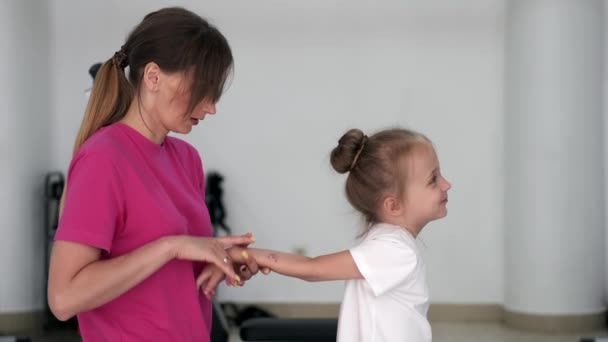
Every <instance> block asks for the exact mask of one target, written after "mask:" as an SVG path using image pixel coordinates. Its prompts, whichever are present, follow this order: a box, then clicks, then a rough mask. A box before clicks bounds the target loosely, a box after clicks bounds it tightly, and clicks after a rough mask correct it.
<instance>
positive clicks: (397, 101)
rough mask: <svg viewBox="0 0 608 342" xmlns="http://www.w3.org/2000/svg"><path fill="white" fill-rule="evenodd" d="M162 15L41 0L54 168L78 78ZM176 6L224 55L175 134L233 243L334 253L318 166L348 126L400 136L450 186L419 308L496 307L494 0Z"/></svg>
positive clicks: (80, 100) (282, 286)
mask: <svg viewBox="0 0 608 342" xmlns="http://www.w3.org/2000/svg"><path fill="white" fill-rule="evenodd" d="M166 3H167V2H163V1H143V0H138V1H128V2H123V1H120V2H119V1H117V0H114V1H88V2H76V1H70V2H68V1H60V0H54V1H51V5H50V7H51V22H52V25H51V27H52V29H51V35H52V37H53V45H52V48H51V80H52V87H51V89H52V94H51V96H52V99H53V106H52V108H51V112H52V115H53V116H52V121H53V126H52V127H53V134H54V136H53V140H52V141H53V145H52V150H53V154H52V156H53V167H54V168H58V169H62V170H65V169H66V168H67V165H68V163H69V159H70V154H71V148H72V143H73V139H74V136H75V133H76V130H77V128H78V126H79V124H80V120H81V117H82V113H83V110H84V107H85V104H86V99H85V97H84V94H83V91H84V89H85V88H87V87H89V86H90V83H91V80H90V77H89V76H88V75H87V70H88V67H89V66H90V65H91V64H92V63H94V62H96V61H100V60H102V59H106V58H108V57H110V56H111V55H112V54H113V53H114V52H115V51H116V50H117V49H118V48H119V47H120V46H121V44H122V43H123V41H124V37H125V36H126V34H127V33H128V31H129V30H130V29H131V28H132V27H133V26H134V25H135V24H136V23H137V22H138V21H139V20H140V19H141V18H142V17H143V15H144V14H145V13H147V12H149V11H151V10H153V9H156V8H158V7H160V6H162V5H164V4H166ZM172 3H175V2H172ZM177 3H179V4H181V5H184V6H186V7H188V8H190V9H192V10H195V11H196V12H198V13H200V14H202V15H203V16H206V17H208V18H210V19H211V20H212V21H213V22H215V23H216V24H217V25H218V27H219V28H220V30H221V31H222V32H224V33H225V35H226V36H227V38H228V40H229V41H230V43H231V45H232V48H233V51H234V54H235V59H236V72H235V76H234V79H233V82H232V84H231V87H230V89H229V90H228V92H227V93H226V95H225V97H224V98H223V99H222V101H221V102H220V105H219V108H218V114H217V115H216V116H214V117H212V118H209V119H208V120H206V121H205V122H203V124H202V125H200V126H198V127H197V128H196V129H195V130H194V132H193V133H192V134H190V135H189V136H186V137H185V138H186V139H187V140H189V141H190V142H192V143H193V144H194V145H195V146H196V147H197V148H198V149H199V151H200V152H201V154H202V156H203V158H204V162H205V164H206V169H207V170H212V169H215V170H219V171H220V172H222V173H223V174H224V175H225V176H226V181H225V187H226V194H225V200H226V204H227V210H228V214H229V217H228V222H229V224H230V225H231V226H232V227H234V228H235V230H236V232H237V233H242V232H246V231H253V232H254V233H255V234H256V235H257V237H258V243H257V245H259V246H262V247H268V248H275V249H282V250H288V251H289V250H291V249H292V248H294V247H296V246H302V247H304V248H305V249H306V250H307V251H308V253H309V254H310V255H318V254H321V253H326V252H331V251H335V250H341V249H344V248H348V247H349V246H351V245H352V244H353V242H354V237H355V235H356V234H357V232H358V229H359V223H358V220H357V218H356V216H355V215H354V214H353V211H352V209H350V208H349V206H348V205H347V202H346V201H345V199H344V196H343V191H342V186H343V181H344V178H343V177H341V176H339V175H337V174H335V173H334V172H333V171H332V169H331V167H330V165H329V161H328V154H329V152H330V150H331V149H332V148H333V147H334V145H335V144H336V143H337V139H338V138H339V137H340V135H341V134H342V133H343V132H344V131H345V130H346V129H348V128H351V127H359V128H362V129H364V130H365V131H366V132H370V133H371V132H372V131H373V130H375V129H379V128H382V127H387V126H393V125H403V126H409V127H412V128H415V129H417V130H420V131H422V132H424V133H426V134H427V135H428V136H429V137H430V138H431V139H432V140H433V141H434V142H435V144H436V146H437V149H438V153H439V157H440V160H441V162H442V168H443V170H444V173H445V175H446V176H447V177H448V178H449V179H450V180H451V181H452V182H453V190H452V191H451V193H450V204H449V208H450V214H449V216H448V217H447V218H446V219H444V220H442V221H438V222H435V223H432V224H430V225H429V226H428V227H427V229H426V230H425V231H424V233H423V234H422V239H423V241H424V243H425V244H426V246H427V247H426V248H425V254H426V257H427V264H428V274H429V281H430V286H431V291H432V298H433V301H434V302H453V303H459V302H461V303H501V302H502V300H503V247H502V186H501V184H502V182H503V174H502V139H503V137H502V105H503V103H502V102H503V99H502V87H503V86H502V84H503V70H502V68H503V67H502V65H503V16H504V11H503V2H502V1H501V0H492V1H488V0H466V1H459V2H458V3H447V2H444V1H422V0H418V1H409V2H382V3H381V4H378V3H372V2H367V1H357V2H353V1H321V0H315V1H301V2H285V1H279V0H274V1H256V2H241V3H239V4H238V5H237V4H234V3H225V2H211V1H180V2H177ZM480 279H483V281H480ZM341 293H342V284H341V283H327V284H308V283H305V282H301V281H296V280H291V279H287V278H282V277H279V276H275V275H273V276H271V277H270V278H263V277H259V278H256V279H254V280H252V281H251V282H249V283H248V284H247V286H245V287H244V288H242V289H222V290H221V296H222V298H226V299H235V300H239V301H307V302H311V301H313V302H337V301H339V300H340V299H341Z"/></svg>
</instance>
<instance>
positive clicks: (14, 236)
mask: <svg viewBox="0 0 608 342" xmlns="http://www.w3.org/2000/svg"><path fill="white" fill-rule="evenodd" d="M47 12H48V9H47V8H46V3H44V2H41V3H37V4H34V3H33V2H31V1H20V0H5V1H2V2H0V41H1V42H2V44H3V45H2V49H0V104H1V105H0V106H1V107H0V113H1V114H0V117H1V118H2V120H1V122H2V124H0V165H1V166H0V189H1V190H0V220H1V222H2V223H1V224H0V236H2V239H0V314H1V313H5V312H20V311H32V310H39V309H41V308H43V297H44V266H43V265H44V252H43V251H44V218H43V213H44V210H43V208H44V202H43V201H44V197H43V182H44V175H45V173H46V171H47V170H48V168H49V161H50V160H49V159H50V158H49V153H50V148H49V144H48V142H49V141H50V133H49V131H50V130H49V129H48V124H49V122H50V118H49V112H51V111H52V109H51V110H50V106H49V103H50V100H49V95H48V92H47V89H48V82H49V78H48V71H47V70H48V46H49V42H48V38H49V36H48V14H47Z"/></svg>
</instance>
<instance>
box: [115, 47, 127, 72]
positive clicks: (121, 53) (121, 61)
mask: <svg viewBox="0 0 608 342" xmlns="http://www.w3.org/2000/svg"><path fill="white" fill-rule="evenodd" d="M112 62H113V63H114V65H116V66H118V67H119V68H121V69H124V68H126V67H127V65H129V57H128V56H127V49H125V46H124V45H123V46H122V47H121V48H120V50H118V51H116V53H114V56H113V57H112Z"/></svg>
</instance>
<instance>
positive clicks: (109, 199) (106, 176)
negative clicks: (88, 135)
mask: <svg viewBox="0 0 608 342" xmlns="http://www.w3.org/2000/svg"><path fill="white" fill-rule="evenodd" d="M118 183H119V180H118V173H117V172H116V168H115V166H114V162H113V161H112V160H111V159H110V158H109V157H108V156H105V155H103V154H102V153H94V152H90V153H78V154H77V155H76V156H75V157H74V159H73V160H72V163H71V165H70V169H69V171H68V180H67V188H66V197H65V204H64V208H63V212H62V215H61V218H60V220H59V227H58V229H57V232H56V234H55V240H64V241H71V242H78V243H83V244H86V245H89V246H92V247H96V248H100V249H103V250H105V251H106V252H108V253H109V252H111V250H112V241H113V240H114V236H115V234H116V231H117V228H118V225H119V222H120V219H119V216H120V214H119V213H120V209H119V208H120V207H121V203H122V201H121V196H120V193H121V192H120V191H119V187H118Z"/></svg>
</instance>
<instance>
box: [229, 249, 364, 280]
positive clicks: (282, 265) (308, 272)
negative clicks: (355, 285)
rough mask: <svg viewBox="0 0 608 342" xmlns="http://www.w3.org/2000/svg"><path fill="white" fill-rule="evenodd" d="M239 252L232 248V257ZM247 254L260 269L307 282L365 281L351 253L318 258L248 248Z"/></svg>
mask: <svg viewBox="0 0 608 342" xmlns="http://www.w3.org/2000/svg"><path fill="white" fill-rule="evenodd" d="M237 250H238V249H237V248H232V249H231V250H230V253H231V256H232V253H233V252H237ZM247 252H248V253H249V256H250V257H253V258H255V260H256V262H257V263H258V266H259V267H261V268H265V267H267V268H269V269H270V270H272V271H273V272H276V273H279V274H282V275H285V276H288V277H294V278H299V279H302V280H306V281H329V280H347V279H363V276H362V275H361V272H359V269H358V268H357V265H356V264H355V261H354V260H353V257H352V256H351V254H350V252H349V251H342V252H338V253H333V254H327V255H322V256H318V257H316V258H309V257H306V256H301V255H296V254H289V253H283V252H278V251H272V250H266V249H258V248H248V249H247Z"/></svg>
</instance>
